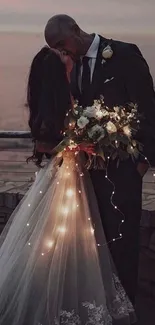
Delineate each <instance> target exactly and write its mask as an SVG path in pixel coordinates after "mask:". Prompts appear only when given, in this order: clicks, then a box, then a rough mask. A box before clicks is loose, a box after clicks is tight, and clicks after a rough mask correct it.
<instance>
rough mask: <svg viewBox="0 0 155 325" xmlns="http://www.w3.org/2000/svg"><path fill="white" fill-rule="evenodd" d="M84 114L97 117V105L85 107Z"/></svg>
mask: <svg viewBox="0 0 155 325" xmlns="http://www.w3.org/2000/svg"><path fill="white" fill-rule="evenodd" d="M83 115H84V116H86V117H88V118H93V117H94V118H95V117H96V108H95V106H90V107H87V108H86V109H84V111H83Z"/></svg>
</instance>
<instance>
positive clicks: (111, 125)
mask: <svg viewBox="0 0 155 325" xmlns="http://www.w3.org/2000/svg"><path fill="white" fill-rule="evenodd" d="M106 129H107V131H108V133H110V134H111V133H116V132H117V128H116V126H115V124H114V123H112V122H111V121H109V122H108V123H107V125H106Z"/></svg>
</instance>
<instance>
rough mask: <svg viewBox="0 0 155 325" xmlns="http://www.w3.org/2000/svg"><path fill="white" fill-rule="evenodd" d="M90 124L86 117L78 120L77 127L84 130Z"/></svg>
mask: <svg viewBox="0 0 155 325" xmlns="http://www.w3.org/2000/svg"><path fill="white" fill-rule="evenodd" d="M88 123H89V120H88V118H87V117H85V116H81V117H80V118H79V119H78V120H77V125H78V127H79V128H80V129H83V128H84V127H85V126H86V125H87V124H88Z"/></svg>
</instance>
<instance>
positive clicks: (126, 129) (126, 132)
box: [123, 125, 131, 138]
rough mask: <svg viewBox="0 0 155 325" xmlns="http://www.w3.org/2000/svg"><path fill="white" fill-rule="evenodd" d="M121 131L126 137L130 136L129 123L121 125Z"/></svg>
mask: <svg viewBox="0 0 155 325" xmlns="http://www.w3.org/2000/svg"><path fill="white" fill-rule="evenodd" d="M123 132H124V134H125V135H126V136H127V137H129V138H130V137H131V129H130V127H129V125H126V126H124V127H123Z"/></svg>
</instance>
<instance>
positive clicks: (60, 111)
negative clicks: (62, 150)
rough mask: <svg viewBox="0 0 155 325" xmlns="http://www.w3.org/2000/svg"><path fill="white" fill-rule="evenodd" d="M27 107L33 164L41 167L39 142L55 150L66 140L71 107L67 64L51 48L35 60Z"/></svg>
mask: <svg viewBox="0 0 155 325" xmlns="http://www.w3.org/2000/svg"><path fill="white" fill-rule="evenodd" d="M27 104H28V107H29V112H30V115H29V127H30V129H31V134H32V139H33V141H34V151H33V156H32V157H31V159H32V160H34V161H36V164H37V165H40V164H41V162H42V159H43V156H44V155H46V157H47V158H48V157H49V155H48V154H46V153H40V152H37V150H36V146H35V143H36V140H39V141H43V142H46V143H49V144H51V145H53V146H55V145H56V144H57V143H58V142H59V141H60V140H61V137H62V135H61V134H62V130H63V128H64V119H65V115H66V112H67V110H68V108H69V106H70V89H69V82H68V79H67V74H66V67H65V64H64V63H62V61H61V59H60V57H59V56H58V55H57V54H56V53H55V52H54V51H52V50H51V49H50V48H49V47H47V46H45V47H43V48H42V49H41V50H40V51H39V53H37V55H36V56H35V57H34V59H33V61H32V64H31V68H30V73H29V79H28V86H27Z"/></svg>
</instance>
